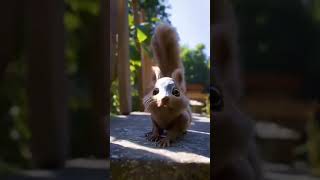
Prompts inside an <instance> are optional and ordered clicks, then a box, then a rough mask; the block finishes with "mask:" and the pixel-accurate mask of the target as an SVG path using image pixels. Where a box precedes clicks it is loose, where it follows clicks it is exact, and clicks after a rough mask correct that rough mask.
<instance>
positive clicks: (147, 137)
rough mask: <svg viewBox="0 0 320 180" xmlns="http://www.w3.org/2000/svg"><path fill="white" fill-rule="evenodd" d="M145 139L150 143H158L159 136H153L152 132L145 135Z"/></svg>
mask: <svg viewBox="0 0 320 180" xmlns="http://www.w3.org/2000/svg"><path fill="white" fill-rule="evenodd" d="M145 137H146V139H147V140H148V141H152V142H158V141H159V139H160V135H154V134H153V133H152V132H148V133H146V134H145Z"/></svg>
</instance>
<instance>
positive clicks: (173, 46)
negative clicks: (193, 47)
mask: <svg viewBox="0 0 320 180" xmlns="http://www.w3.org/2000/svg"><path fill="white" fill-rule="evenodd" d="M178 41H179V37H178V34H177V32H176V30H175V28H173V27H172V26H170V25H167V24H160V25H158V26H157V27H156V29H155V33H154V35H153V37H152V40H151V47H152V51H153V56H154V57H155V60H156V62H157V66H153V68H152V70H153V77H152V85H151V87H152V88H151V90H150V91H149V93H147V94H146V96H145V97H144V98H143V104H144V107H145V111H146V112H150V113H151V120H152V124H153V128H152V131H151V132H148V133H146V134H145V136H146V138H147V140H149V141H153V142H157V146H160V147H167V146H170V144H171V143H172V142H174V141H175V140H176V139H177V138H179V137H181V136H182V135H183V134H185V133H186V130H187V129H188V127H189V125H190V123H191V120H192V113H191V109H190V106H189V99H188V98H187V97H186V95H185V93H186V83H185V77H184V67H183V64H182V61H181V60H180V57H179V56H180V50H179V43H178ZM164 130H166V136H165V132H164Z"/></svg>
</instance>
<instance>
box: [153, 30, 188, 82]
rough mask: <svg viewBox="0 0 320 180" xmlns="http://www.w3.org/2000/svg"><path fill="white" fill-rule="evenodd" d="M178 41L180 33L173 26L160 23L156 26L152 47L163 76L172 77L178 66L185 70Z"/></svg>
mask: <svg viewBox="0 0 320 180" xmlns="http://www.w3.org/2000/svg"><path fill="white" fill-rule="evenodd" d="M178 41H179V37H178V34H177V32H176V30H175V28H173V27H172V26H170V25H168V24H160V25H158V26H157V27H156V29H155V33H154V35H153V37H152V40H151V47H152V50H153V56H154V57H155V60H156V62H157V64H158V66H159V68H160V71H161V75H162V76H167V77H171V76H172V73H173V72H174V71H175V70H176V69H177V68H180V69H181V70H183V65H182V62H181V60H180V57H179V56H180V48H179V42H178Z"/></svg>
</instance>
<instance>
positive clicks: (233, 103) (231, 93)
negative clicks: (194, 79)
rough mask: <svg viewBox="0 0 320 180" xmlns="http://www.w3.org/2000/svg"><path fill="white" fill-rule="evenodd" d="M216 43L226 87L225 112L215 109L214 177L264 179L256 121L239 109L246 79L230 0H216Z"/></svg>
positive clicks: (218, 72) (218, 74)
mask: <svg viewBox="0 0 320 180" xmlns="http://www.w3.org/2000/svg"><path fill="white" fill-rule="evenodd" d="M214 5H215V6H214V7H215V8H217V9H218V10H217V11H215V12H216V13H217V14H215V17H214V22H215V24H214V27H213V31H214V32H213V37H214V39H213V43H214V44H213V47H214V60H215V62H214V63H213V64H214V66H215V67H214V68H215V72H214V76H215V80H216V82H214V84H215V85H217V86H219V87H220V89H221V90H222V94H223V98H224V100H223V101H224V107H223V110H222V112H213V113H212V114H211V117H212V118H213V120H214V122H215V123H214V139H213V142H214V143H215V144H214V146H213V147H214V149H213V151H214V155H215V158H214V173H213V179H221V180H258V179H261V176H262V174H261V169H260V162H259V158H258V156H257V150H256V147H255V139H254V138H255V133H254V124H253V122H252V120H251V119H249V118H248V117H247V116H246V115H245V114H244V113H242V112H241V111H240V110H239V105H240V100H241V96H242V82H241V73H240V65H239V59H238V49H237V44H236V41H237V37H236V28H235V27H236V25H235V17H234V12H233V9H232V4H231V3H230V2H229V1H228V0H215V1H214Z"/></svg>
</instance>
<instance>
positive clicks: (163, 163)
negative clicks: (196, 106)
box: [110, 112, 210, 179]
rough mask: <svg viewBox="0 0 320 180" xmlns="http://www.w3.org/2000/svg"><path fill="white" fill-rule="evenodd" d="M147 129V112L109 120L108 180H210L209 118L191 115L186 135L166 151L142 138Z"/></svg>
mask: <svg viewBox="0 0 320 180" xmlns="http://www.w3.org/2000/svg"><path fill="white" fill-rule="evenodd" d="M151 129H152V123H151V120H150V117H149V114H148V113H140V112H134V113H131V115H129V116H116V117H113V118H111V122H110V151H111V152H110V153H111V172H112V173H111V174H112V177H113V178H112V179H126V178H129V177H130V178H133V177H137V178H138V177H139V178H138V179H163V178H165V179H167V178H170V179H188V178H190V177H194V178H195V179H198V178H201V179H209V178H210V120H209V118H207V117H203V116H200V115H197V114H194V116H193V122H192V124H191V127H190V129H189V130H188V132H187V134H186V135H185V136H184V137H183V138H181V139H180V140H178V141H177V142H175V143H173V144H172V146H171V147H167V148H159V147H156V146H155V144H154V143H153V142H149V141H147V140H146V139H145V137H144V134H145V133H146V132H149V131H151ZM160 174H161V176H160Z"/></svg>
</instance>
